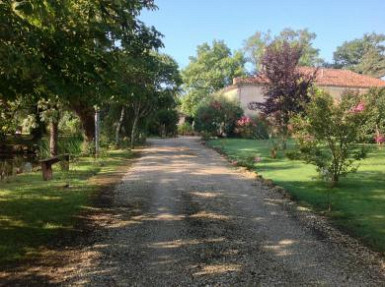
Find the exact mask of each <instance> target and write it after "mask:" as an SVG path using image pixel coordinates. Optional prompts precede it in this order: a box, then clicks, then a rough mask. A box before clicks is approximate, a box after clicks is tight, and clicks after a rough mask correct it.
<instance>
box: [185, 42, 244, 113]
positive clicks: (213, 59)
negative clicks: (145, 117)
mask: <svg viewBox="0 0 385 287" xmlns="http://www.w3.org/2000/svg"><path fill="white" fill-rule="evenodd" d="M244 64H245V59H244V57H243V54H242V53H241V52H239V51H237V52H234V53H232V52H231V51H230V49H229V48H228V47H227V45H226V44H225V43H224V42H223V41H213V43H212V45H211V46H210V45H209V44H207V43H204V44H202V45H200V46H198V48H197V55H196V56H195V57H190V63H189V65H188V66H187V67H186V68H185V69H184V70H183V71H182V78H183V83H184V91H185V92H186V95H185V96H184V97H183V99H182V111H183V112H185V113H186V114H188V115H191V116H193V115H194V113H195V111H196V108H197V106H198V104H199V102H200V101H202V100H203V99H204V98H205V97H207V96H208V95H210V94H212V93H214V92H216V91H219V90H220V89H223V88H225V87H226V86H229V85H231V84H232V82H233V78H235V77H240V76H243V75H245V68H244Z"/></svg>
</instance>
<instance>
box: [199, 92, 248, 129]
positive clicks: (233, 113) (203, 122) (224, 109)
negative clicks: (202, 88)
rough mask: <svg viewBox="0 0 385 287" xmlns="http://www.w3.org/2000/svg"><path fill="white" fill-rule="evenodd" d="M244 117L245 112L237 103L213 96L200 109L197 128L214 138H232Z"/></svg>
mask: <svg viewBox="0 0 385 287" xmlns="http://www.w3.org/2000/svg"><path fill="white" fill-rule="evenodd" d="M242 115H243V110H242V108H241V107H240V106H239V104H238V103H237V102H233V101H230V100H228V99H226V98H224V97H222V96H220V95H219V96H212V97H211V98H210V99H208V100H206V101H205V102H203V103H202V104H201V105H200V106H199V107H198V110H197V115H196V118H195V120H196V122H195V128H196V129H197V131H200V132H202V131H204V132H208V133H210V134H211V135H213V136H231V135H232V134H233V133H234V129H235V125H236V122H237V120H239V119H240V117H241V116H242Z"/></svg>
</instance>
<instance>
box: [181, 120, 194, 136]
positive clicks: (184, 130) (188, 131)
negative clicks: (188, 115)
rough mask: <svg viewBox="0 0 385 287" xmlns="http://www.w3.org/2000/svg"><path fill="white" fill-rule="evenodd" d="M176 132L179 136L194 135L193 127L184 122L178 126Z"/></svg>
mask: <svg viewBox="0 0 385 287" xmlns="http://www.w3.org/2000/svg"><path fill="white" fill-rule="evenodd" d="M178 134H179V135H181V136H191V135H194V128H193V126H192V125H191V124H190V123H188V122H185V123H183V124H181V125H179V126H178Z"/></svg>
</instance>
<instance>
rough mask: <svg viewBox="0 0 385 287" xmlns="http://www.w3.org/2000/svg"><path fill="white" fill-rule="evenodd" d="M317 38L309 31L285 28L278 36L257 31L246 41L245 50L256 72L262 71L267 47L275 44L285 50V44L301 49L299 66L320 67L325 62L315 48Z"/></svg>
mask: <svg viewBox="0 0 385 287" xmlns="http://www.w3.org/2000/svg"><path fill="white" fill-rule="evenodd" d="M316 37H317V35H316V34H315V33H312V32H310V31H309V30H308V29H299V30H293V29H291V28H285V29H283V30H282V31H281V32H280V33H279V34H278V35H276V36H272V35H271V32H270V31H268V32H261V31H257V32H256V33H255V34H254V35H252V36H251V37H249V38H248V39H247V40H245V42H244V44H243V46H244V47H243V49H244V51H245V54H246V57H247V60H248V61H249V62H250V63H251V64H252V65H253V68H254V71H255V72H258V71H260V70H261V68H262V58H263V55H264V53H265V50H266V47H267V46H269V45H272V44H274V45H277V46H278V47H281V48H283V47H282V44H283V43H284V42H286V43H289V44H290V46H295V45H296V46H300V47H301V50H302V55H301V57H300V59H299V61H298V65H299V66H318V65H320V64H321V63H322V62H323V60H322V59H321V58H320V57H319V49H316V48H314V47H313V41H314V39H315V38H316Z"/></svg>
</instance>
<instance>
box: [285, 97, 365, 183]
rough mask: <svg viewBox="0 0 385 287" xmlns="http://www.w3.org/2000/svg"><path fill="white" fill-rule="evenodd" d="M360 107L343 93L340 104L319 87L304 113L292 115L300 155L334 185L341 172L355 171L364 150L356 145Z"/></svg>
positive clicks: (341, 174) (359, 124)
mask: <svg viewBox="0 0 385 287" xmlns="http://www.w3.org/2000/svg"><path fill="white" fill-rule="evenodd" d="M362 111H363V108H362V107H361V106H352V105H351V101H349V100H348V98H346V97H343V98H342V101H341V102H340V103H339V104H335V102H334V100H333V98H332V97H331V96H330V95H328V94H326V93H325V92H323V91H321V90H318V91H316V92H315V93H314V95H313V96H312V99H311V101H310V102H309V103H308V104H307V105H306V108H305V113H303V114H298V115H296V116H294V117H293V119H292V124H293V132H294V138H295V139H296V142H297V144H298V146H299V151H300V153H301V158H302V159H303V160H304V161H306V162H307V163H311V164H314V165H315V166H316V168H317V171H318V172H319V173H320V176H321V177H322V178H323V179H325V180H326V181H327V182H329V183H330V185H331V186H332V187H334V186H336V185H337V184H338V182H339V179H340V177H341V176H344V175H346V174H348V173H349V172H353V171H356V170H357V168H358V166H357V165H355V164H354V162H355V160H358V159H361V158H363V157H364V156H365V153H364V151H363V150H362V149H360V148H359V146H358V145H357V143H358V140H359V131H360V126H361V122H362V121H361V120H360V119H359V118H360V117H361V116H362V114H361V113H362Z"/></svg>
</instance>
